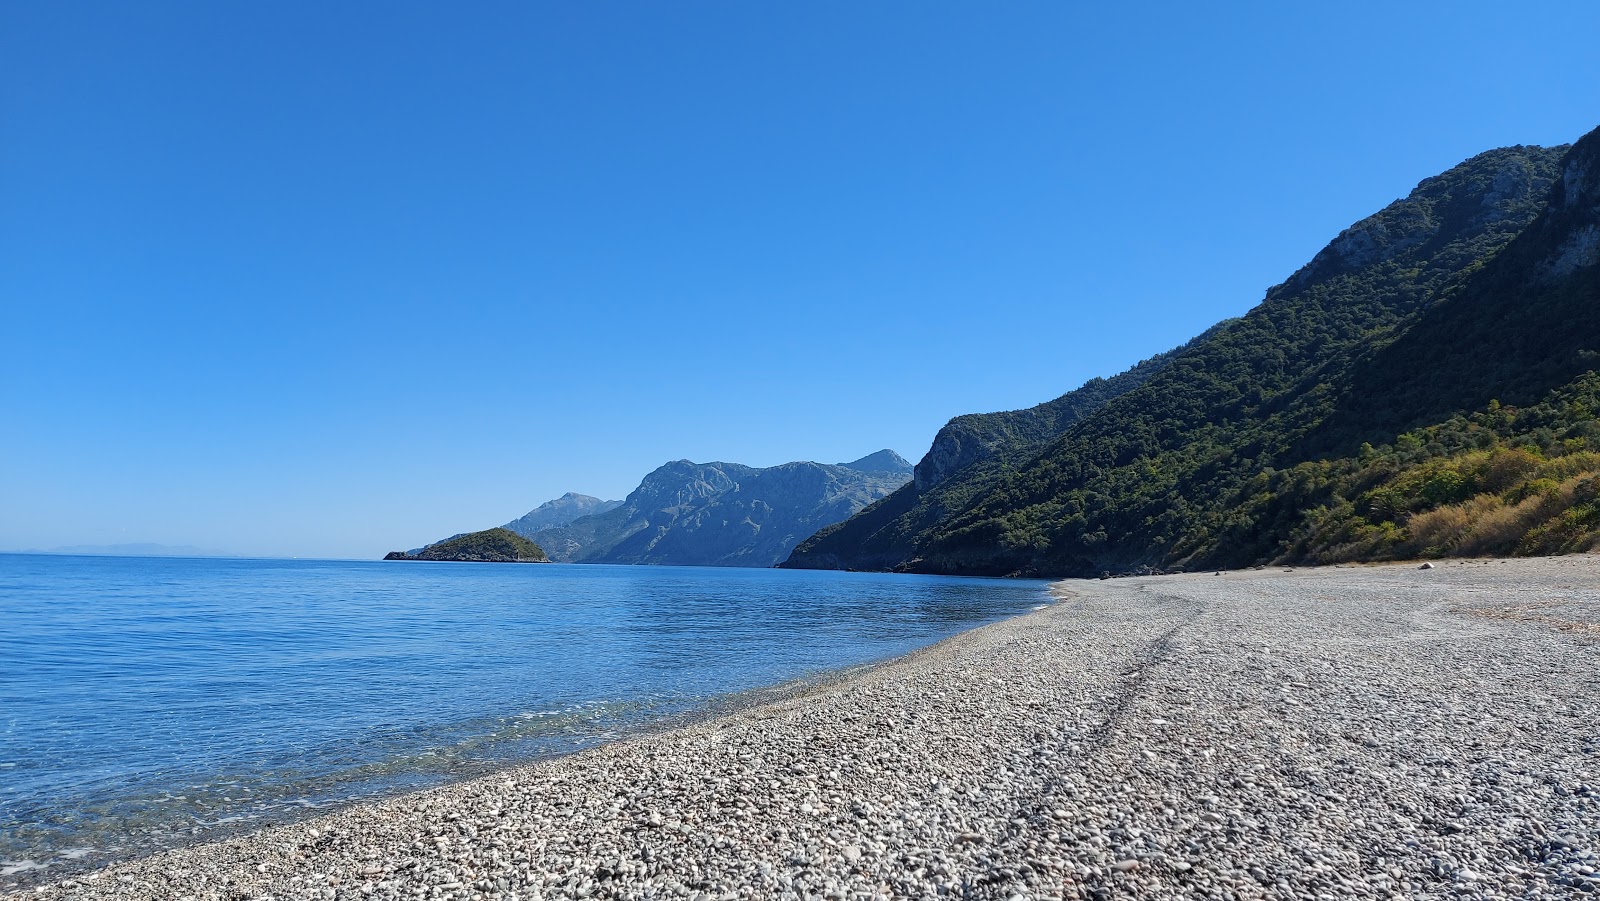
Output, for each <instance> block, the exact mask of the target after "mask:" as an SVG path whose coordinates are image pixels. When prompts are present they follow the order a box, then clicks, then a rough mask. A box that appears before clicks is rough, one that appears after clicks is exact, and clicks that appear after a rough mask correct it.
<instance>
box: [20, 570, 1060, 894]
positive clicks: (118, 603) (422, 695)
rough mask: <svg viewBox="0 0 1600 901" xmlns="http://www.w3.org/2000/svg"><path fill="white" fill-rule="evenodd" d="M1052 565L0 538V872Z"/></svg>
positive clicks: (340, 792)
mask: <svg viewBox="0 0 1600 901" xmlns="http://www.w3.org/2000/svg"><path fill="white" fill-rule="evenodd" d="M1045 586H1046V583H1044V582H1037V581H1019V580H1000V579H964V578H946V577H937V576H916V575H891V574H878V573H844V572H817V571H804V570H778V569H721V568H703V567H662V566H584V565H559V564H520V565H519V564H492V563H420V562H381V561H339V560H271V559H233V558H170V557H87V556H84V557H79V556H57V555H27V554H0V888H4V887H14V886H16V885H19V884H23V883H26V882H33V881H37V880H38V879H41V878H55V877H56V875H57V874H63V873H66V872H69V871H77V870H82V869H85V868H87V867H90V866H95V865H99V864H104V863H108V862H110V861H112V860H115V859H120V858H123V857H128V856H134V855H138V854H143V853H148V852H150V851H152V850H158V849H160V848H164V847H171V846H174V845H180V844H185V843H189V842H193V841H197V840H203V839H207V838H214V837H221V836H223V835H226V834H229V833H232V832H236V831H239V830H243V829H251V828H256V827H259V826H262V825H267V824H271V823H277V822H284V821H288V820H293V819H295V818H298V817H304V816H307V815H309V814H313V813H315V812H318V811H322V810H327V809H329V808H333V807H337V806H340V805H344V804H348V803H351V802H353V801H360V800H365V799H372V798H377V797H381V796H385V795H391V794H395V793H400V792H406V791H411V790H415V789H421V788H426V787H429V786H433V785H438V784H441V783H443V782H446V781H451V780H455V779H460V778H463V777H467V776H472V775H479V774H483V773H488V772H491V771H493V770H495V769H497V768H503V767H505V766H508V765H512V764H517V763H523V762H528V761H532V760H537V759H540V758H545V757H551V756H555V755H561V754H569V753H572V752H574V751H577V750H580V749H582V748H585V747H589V746H592V745H595V744H598V743H601V742H605V741H610V740H615V739H618V738H623V737H627V736H630V735H636V734H639V733H642V732H647V731H650V730H654V729H661V728H665V727H669V726H672V725H676V724H679V723H682V722H686V721H691V720H693V719H695V718H697V717H703V716H706V715H710V714H714V713H716V712H718V711H721V710H726V709H729V708H732V707H737V706H739V705H741V704H745V703H750V702H752V699H754V700H759V699H760V698H761V697H764V696H768V695H767V694H766V692H768V691H769V690H770V689H772V688H773V687H774V686H783V685H786V684H794V683H796V682H797V681H798V682H800V683H801V684H803V682H804V680H815V679H819V678H827V677H828V676H829V675H830V674H835V673H838V672H840V671H843V670H848V669H850V668H852V667H860V666H863V665H867V664H871V663H874V662H878V661H882V660H886V659H889V658H893V657H896V656H899V655H903V654H906V653H908V652H910V651H912V650H915V649H917V648H919V647H923V646H925V645H928V644H932V643H934V642H936V641H938V640H940V639H942V638H945V637H947V636H949V635H952V634H954V633H956V632H958V631H961V630H963V629H968V628H971V627H973V626H976V625H980V624H982V623H986V622H990V621H993V620H996V619H1000V618H1003V617H1006V616H1010V615H1013V614H1016V613H1020V612H1023V611H1026V610H1028V609H1030V608H1033V607H1036V606H1038V605H1040V604H1043V603H1047V602H1048V601H1049V595H1048V592H1047V591H1046V587H1045Z"/></svg>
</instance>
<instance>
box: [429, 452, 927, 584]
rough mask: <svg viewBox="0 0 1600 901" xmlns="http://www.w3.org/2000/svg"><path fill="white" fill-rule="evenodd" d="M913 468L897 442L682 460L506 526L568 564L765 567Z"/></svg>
mask: <svg viewBox="0 0 1600 901" xmlns="http://www.w3.org/2000/svg"><path fill="white" fill-rule="evenodd" d="M911 470H912V467H911V464H910V462H908V461H907V460H906V459H905V458H903V457H901V456H900V455H899V454H897V453H895V452H894V451H892V450H881V451H878V452H877V453H873V454H869V455H867V456H865V457H862V458H861V459H859V460H854V461H851V462H849V463H834V464H826V463H811V462H797V463H785V464H782V465H779V466H769V467H765V468H756V467H751V466H744V465H741V464H738V463H694V462H691V461H689V460H676V461H674V462H671V463H667V464H666V465H664V466H661V467H660V468H658V469H656V470H655V471H654V472H651V473H650V474H649V475H647V476H645V477H644V479H643V481H641V482H640V483H639V487H638V488H636V489H634V491H633V492H632V493H630V494H629V495H628V497H627V499H625V500H622V501H602V500H600V499H599V498H595V497H590V496H588V495H583V494H575V493H568V494H565V495H562V496H561V497H559V498H557V499H555V500H553V501H547V502H545V503H543V504H540V505H539V506H538V507H536V508H534V509H533V510H531V511H529V512H528V513H527V514H525V515H523V516H521V517H519V518H517V519H514V520H512V521H511V522H509V523H506V524H505V526H504V528H506V529H508V530H510V531H511V532H514V533H516V534H518V535H521V536H522V537H524V538H527V539H529V540H530V541H532V542H534V543H535V544H537V545H538V546H539V547H540V548H542V549H543V551H544V552H545V553H546V554H548V555H549V557H550V559H551V560H554V561H556V562H561V563H651V564H663V565H673V566H758V567H767V566H774V565H776V564H777V563H778V562H780V561H782V560H783V559H785V558H786V557H788V555H789V552H790V551H791V550H792V549H793V548H794V547H795V545H797V544H799V543H800V542H801V541H803V540H805V539H806V538H808V537H810V536H811V535H812V534H813V533H815V532H816V531H817V530H818V529H820V528H822V527H824V526H827V525H831V524H833V523H836V522H840V521H841V520H844V519H847V518H848V517H850V516H851V515H852V514H854V513H856V512H857V511H859V510H861V509H862V508H864V507H866V506H867V505H869V504H871V503H873V502H875V501H878V500H880V499H882V498H884V497H887V496H888V495H889V494H890V493H891V492H893V491H894V490H895V489H897V488H899V487H900V486H901V485H904V484H906V483H907V482H909V481H910V480H911ZM460 537H461V536H452V538H460ZM446 540H447V541H448V540H450V539H446ZM430 547H432V545H430ZM410 553H411V554H412V555H417V556H423V555H425V554H426V553H427V549H426V548H419V549H417V550H415V551H411V552H410Z"/></svg>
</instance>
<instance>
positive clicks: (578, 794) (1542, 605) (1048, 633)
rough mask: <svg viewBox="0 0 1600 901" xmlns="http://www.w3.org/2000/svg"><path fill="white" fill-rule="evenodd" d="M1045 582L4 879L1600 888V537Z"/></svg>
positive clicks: (472, 888) (128, 887)
mask: <svg viewBox="0 0 1600 901" xmlns="http://www.w3.org/2000/svg"><path fill="white" fill-rule="evenodd" d="M1052 591H1053V593H1054V594H1055V596H1056V602H1055V603H1053V604H1051V605H1049V606H1048V607H1045V608H1044V609H1041V610H1038V611H1035V612H1033V613H1031V614H1028V615H1025V616H1020V617H1016V618H1013V619H1010V620H1006V621H1003V622H1000V623H995V624H992V625H988V626H984V627H982V628H978V629H975V630H972V631H970V632H966V633H963V634H960V635H958V636H956V637H954V638H951V639H948V640H946V641H944V642H941V643H940V644H938V645H935V646H933V647H930V648H928V649H925V650H923V651H919V652H917V653H914V654H911V655H909V656H907V657H904V658H900V659H897V660H894V661H891V662H889V663H886V664H883V665H880V666H876V667H873V668H870V669H867V670H864V671H861V672H856V673H852V674H850V675H848V676H846V677H844V678H841V679H838V680H834V681H830V682H824V683H822V684H819V685H816V686H812V687H809V688H806V689H803V690H799V691H796V692H791V693H789V694H788V695H787V696H784V697H781V698H780V699H779V700H776V701H773V702H772V703H768V704H764V705H760V706H755V707H751V708H748V709H743V710H740V711H738V712H735V713H731V714H728V715H725V716H721V717H717V718H713V719H709V720H706V721H703V722H699V723H696V724H693V725H690V726H687V727H685V728H681V729H677V730H674V731H670V732H664V733H660V734H656V735H650V736H646V737H642V738H638V739H634V740H629V741H623V742H618V743H614V744H610V745H606V746H602V747H599V748H596V749H592V750H589V751H585V752H583V753H579V754H576V755H573V756H570V757H566V758H561V759H558V760H553V761H547V762H542V763H537V764H531V765H526V766H523V767H519V768H514V769H509V770H505V771H502V772H499V773H496V774H494V775H492V776H489V777H484V778H479V779H475V780H472V781H467V782H461V783H457V784H454V785H450V786H447V787H444V788H440V789H434V790H430V791H427V792H423V793H418V794H413V795H405V796H401V797H396V798H391V799H388V800H385V801H382V802H377V803H369V804H363V805H360V806H355V807H351V808H348V809H345V810H341V811H338V812H336V813H331V814H327V815H323V816H320V817H317V818H315V819H310V820H306V821H303V822H300V823H296V824H293V825H289V826H280V827H273V828H269V829H265V830H262V831H260V832H256V833H253V834H249V835H244V836H240V837H237V838H233V839H229V840H225V841H220V842H215V843H210V844H202V845H196V846H193V847H188V848H183V849H179V850H173V851H166V852H162V853H159V854H155V855H152V856H149V857H145V858H142V859H139V860H134V861H129V862H125V863H120V864H117V865H114V866H111V867H109V868H107V869H104V870H100V871H96V872H92V873H85V874H77V875H73V876H69V877H65V878H62V879H60V880H58V881H51V882H48V883H44V884H38V885H29V886H24V887H22V888H19V889H17V890H15V891H14V892H13V893H12V894H10V895H8V896H7V897H18V898H20V897H29V898H52V899H53V898H125V899H180V898H188V899H195V901H200V899H228V901H237V899H365V898H372V899H455V901H468V899H502V901H505V899H517V901H531V899H554V898H625V899H650V898H661V899H680V898H681V899H739V898H827V899H876V898H996V899H1043V898H1086V899H1112V898H1219V899H1243V898H1346V897H1353V898H1369V897H1370V898H1393V897H1403V898H1494V897H1504V898H1568V897H1582V896H1585V895H1592V896H1594V897H1600V558H1597V557H1592V556H1574V557H1560V558H1550V559H1538V560H1513V561H1468V562H1461V561H1440V562H1438V563H1436V564H1435V566H1434V567H1433V568H1431V569H1419V568H1418V566H1417V565H1416V564H1409V565H1395V566H1374V567H1334V568H1320V569H1315V570H1311V569H1301V570H1294V571H1284V570H1282V569H1281V568H1280V569H1269V570H1258V571H1247V572H1230V573H1223V574H1212V573H1204V574H1185V575H1177V576H1157V577H1144V578H1128V579H1114V580H1108V581H1098V580H1096V581H1087V582H1078V581H1072V582H1064V583H1060V584H1058V585H1056V586H1055V587H1054V588H1053V589H1052Z"/></svg>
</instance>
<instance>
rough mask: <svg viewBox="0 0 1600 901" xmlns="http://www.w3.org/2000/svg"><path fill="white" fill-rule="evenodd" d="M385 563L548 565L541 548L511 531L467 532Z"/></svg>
mask: <svg viewBox="0 0 1600 901" xmlns="http://www.w3.org/2000/svg"><path fill="white" fill-rule="evenodd" d="M383 559H385V560H435V561H446V562H453V563H549V562H550V557H549V556H548V555H546V554H545V552H544V548H542V547H540V546H538V545H537V544H534V543H533V542H531V541H529V540H528V539H526V538H523V537H522V536H521V535H518V534H517V533H515V532H513V531H511V530H510V529H504V528H501V529H485V530H484V531H482V532H468V533H467V534H465V535H457V536H455V537H454V538H448V539H446V540H444V541H440V542H436V543H434V544H430V545H428V546H427V547H425V548H422V549H420V550H418V551H415V552H410V551H390V552H389V553H388V554H386V555H385V556H384V558H383Z"/></svg>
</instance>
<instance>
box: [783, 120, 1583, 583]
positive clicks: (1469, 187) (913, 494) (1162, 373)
mask: <svg viewBox="0 0 1600 901" xmlns="http://www.w3.org/2000/svg"><path fill="white" fill-rule="evenodd" d="M1597 172H1600V133H1596V134H1591V135H1590V136H1588V137H1586V138H1585V139H1584V140H1583V141H1580V142H1579V143H1578V144H1577V145H1575V146H1574V147H1573V148H1572V149H1571V151H1570V157H1569V156H1568V151H1567V148H1554V149H1543V148H1534V147H1513V148H1506V149H1503V150H1496V151H1491V152H1489V153H1485V154H1482V155H1480V156H1477V157H1474V158H1473V159H1471V160H1468V161H1466V162H1465V163H1463V164H1461V165H1460V166H1458V167H1456V168H1455V169H1452V170H1451V171H1450V172H1447V173H1445V174H1443V175H1441V176H1438V177H1436V178H1431V179H1428V180H1426V181H1424V182H1423V183H1422V184H1420V185H1419V186H1418V187H1417V189H1416V190H1415V191H1414V192H1412V194H1411V195H1410V196H1409V197H1407V198H1405V199H1404V200H1401V201H1397V202H1396V203H1394V204H1391V205H1390V206H1389V207H1388V208H1386V209H1384V210H1383V211H1382V212H1380V213H1378V214H1377V215H1375V216H1372V217H1370V218H1368V219H1366V220H1363V221H1362V222H1360V223H1357V224H1356V225H1355V226H1353V227H1351V228H1350V229H1347V230H1346V231H1345V232H1344V233H1343V234H1341V235H1340V236H1339V237H1338V238H1337V239H1336V240H1335V241H1334V242H1333V243H1332V244H1330V245H1329V246H1328V247H1327V248H1326V249H1324V250H1323V251H1322V252H1321V253H1319V254H1318V255H1317V256H1316V258H1315V259H1313V260H1312V262H1311V263H1310V264H1308V265H1307V266H1306V267H1304V268H1303V269H1301V270H1300V271H1299V272H1297V273H1296V274H1295V275H1294V276H1292V277H1291V278H1290V279H1289V280H1288V281H1286V282H1285V283H1284V284H1282V285H1279V286H1277V287H1275V288H1273V289H1272V290H1271V291H1269V292H1268V293H1267V297H1266V299H1265V300H1264V301H1263V303H1262V304H1261V305H1260V306H1258V307H1257V308H1255V309H1254V310H1252V311H1250V313H1249V314H1247V315H1246V316H1244V317H1242V318H1240V319H1238V320H1234V321H1231V322H1229V323H1224V324H1223V325H1222V326H1219V327H1218V328H1216V329H1213V330H1212V331H1211V332H1209V333H1207V334H1206V335H1203V336H1201V338H1199V339H1196V340H1195V341H1194V342H1191V344H1190V345H1187V346H1185V347H1184V348H1181V349H1179V350H1178V351H1175V352H1173V354H1171V355H1170V357H1169V358H1168V359H1165V360H1164V361H1163V365H1161V366H1160V368H1159V369H1158V371H1155V372H1154V373H1152V374H1150V375H1149V377H1148V379H1146V380H1144V381H1143V383H1142V384H1140V385H1138V386H1137V387H1135V388H1133V389H1132V390H1129V391H1127V392H1126V393H1122V394H1120V395H1119V396H1116V397H1112V398H1108V399H1106V400H1105V402H1104V403H1101V404H1099V405H1098V406H1097V407H1095V408H1094V409H1093V410H1092V411H1089V412H1087V414H1086V415H1084V416H1083V417H1082V418H1081V419H1079V420H1077V421H1075V422H1072V423H1070V424H1068V425H1067V426H1066V427H1065V428H1064V429H1063V430H1062V431H1061V432H1060V433H1059V434H1058V435H1056V436H1055V437H1053V438H1051V439H1049V440H1048V441H1046V442H1045V443H1043V445H1042V446H1041V445H1038V444H1034V445H1029V444H1028V443H1026V442H1020V441H1019V442H1012V443H1011V444H1010V445H1009V447H1008V448H1002V449H1000V450H998V451H996V452H995V453H994V454H992V455H991V456H989V457H987V458H986V459H982V460H979V461H977V462H975V463H972V464H968V465H966V466H965V467H964V468H962V469H960V471H958V472H955V473H953V474H950V475H948V476H947V477H946V478H945V479H944V480H943V481H941V482H939V483H938V484H937V485H932V486H929V485H926V484H924V485H922V486H921V487H916V486H913V487H911V488H908V489H903V490H902V491H901V492H897V493H896V494H895V495H894V496H891V497H890V498H887V499H885V500H884V501H882V502H880V503H879V504H877V505H875V506H873V507H871V508H868V509H867V510H864V511H863V512H862V513H861V514H858V515H857V516H856V517H855V518H853V519H852V520H850V521H847V522H845V523H843V524H841V525H839V526H837V527H834V528H833V529H830V530H824V531H823V532H820V533H818V534H817V535H816V536H814V537H813V538H812V539H811V540H809V541H807V542H806V543H804V544H802V545H801V546H800V547H799V548H797V549H796V551H795V553H794V555H793V556H792V557H791V558H790V560H789V561H788V563H787V564H786V565H789V566H819V567H853V568H860V569H898V570H907V571H921V572H950V573H956V572H962V573H986V574H995V575H1008V574H1024V575H1062V574H1065V575H1087V574H1092V573H1098V572H1100V571H1102V570H1111V571H1114V572H1124V571H1135V570H1139V569H1142V568H1175V567H1178V568H1193V567H1206V568H1211V567H1221V566H1240V565H1248V564H1254V563H1263V562H1268V561H1274V560H1285V561H1287V560H1315V561H1333V560H1355V559H1374V558H1388V557H1405V556H1417V555H1440V554H1474V553H1550V552H1555V551H1560V550H1571V549H1580V548H1587V547H1588V546H1589V544H1591V543H1592V541H1593V539H1594V537H1595V535H1594V531H1593V530H1594V528H1596V526H1597V524H1596V522H1595V521H1594V517H1595V513H1594V511H1593V509H1592V504H1593V499H1594V493H1595V492H1594V490H1593V489H1591V487H1590V486H1591V484H1600V483H1594V482H1592V479H1593V476H1594V473H1595V472H1596V470H1597V467H1596V465H1595V460H1596V459H1597V458H1595V457H1591V456H1590V454H1591V451H1590V450H1589V448H1590V446H1591V445H1592V443H1593V441H1594V436H1593V435H1592V434H1591V430H1592V429H1593V428H1594V426H1593V422H1594V416H1593V412H1594V410H1595V409H1596V406H1595V385H1596V381H1595V378H1594V376H1592V375H1590V374H1587V373H1588V370H1590V369H1593V368H1600V364H1597V363H1596V362H1595V359H1596V353H1595V351H1596V350H1597V349H1600V303H1597V301H1600V276H1597V272H1600V265H1595V264H1594V260H1592V259H1590V258H1591V257H1594V256H1595V255H1596V253H1595V251H1594V248H1593V246H1592V245H1593V244H1594V243H1596V241H1595V240H1594V239H1595V238H1596V236H1597V235H1600V203H1597V202H1596V200H1597V198H1600V191H1597V190H1595V186H1594V185H1593V184H1592V182H1593V181H1594V180H1595V178H1596V176H1595V173H1597ZM1563 173H1565V175H1566V177H1565V178H1564V179H1562V178H1561V176H1562V175H1563ZM1575 192H1576V193H1575ZM1585 242H1588V243H1585ZM1586 255H1587V256H1586ZM1586 260H1587V262H1585V261H1586ZM1495 399H1498V403H1493V404H1491V403H1490V402H1491V400H1495ZM1502 403H1503V404H1504V405H1501V404H1502ZM1474 411H1475V412H1474ZM937 447H938V445H937V442H936V444H935V449H936V450H937ZM1595 450H1596V451H1600V447H1596V448H1595ZM926 462H927V461H924V463H926ZM918 476H919V482H923V481H924V480H923V479H922V478H921V476H922V464H919V468H918Z"/></svg>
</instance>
